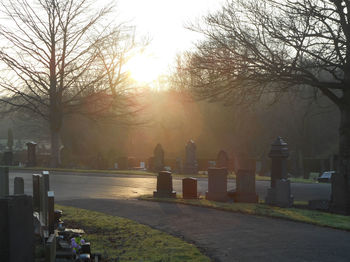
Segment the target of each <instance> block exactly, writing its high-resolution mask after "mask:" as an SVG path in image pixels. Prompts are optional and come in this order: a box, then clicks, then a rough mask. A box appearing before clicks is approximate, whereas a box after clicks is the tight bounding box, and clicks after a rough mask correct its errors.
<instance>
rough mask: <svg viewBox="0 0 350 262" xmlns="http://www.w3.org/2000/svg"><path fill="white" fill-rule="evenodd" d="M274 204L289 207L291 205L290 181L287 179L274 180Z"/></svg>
mask: <svg viewBox="0 0 350 262" xmlns="http://www.w3.org/2000/svg"><path fill="white" fill-rule="evenodd" d="M276 205H277V206H280V207H291V206H292V205H293V196H292V194H291V189H290V181H289V180H287V179H280V180H277V181H276Z"/></svg>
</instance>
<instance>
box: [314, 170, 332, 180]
mask: <svg viewBox="0 0 350 262" xmlns="http://www.w3.org/2000/svg"><path fill="white" fill-rule="evenodd" d="M334 173H335V171H325V172H323V173H322V175H320V177H319V178H317V181H318V182H320V183H322V182H323V183H330V182H331V179H332V175H333V174H334Z"/></svg>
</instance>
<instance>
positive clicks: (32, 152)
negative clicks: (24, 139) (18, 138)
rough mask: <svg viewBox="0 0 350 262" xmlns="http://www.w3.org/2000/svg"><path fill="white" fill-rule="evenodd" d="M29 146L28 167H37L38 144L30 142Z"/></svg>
mask: <svg viewBox="0 0 350 262" xmlns="http://www.w3.org/2000/svg"><path fill="white" fill-rule="evenodd" d="M26 145H27V166H28V167H32V166H36V143H34V142H28V143H26Z"/></svg>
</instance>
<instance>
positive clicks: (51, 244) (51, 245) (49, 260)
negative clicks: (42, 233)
mask: <svg viewBox="0 0 350 262" xmlns="http://www.w3.org/2000/svg"><path fill="white" fill-rule="evenodd" d="M55 261H56V235H55V234H52V233H51V234H50V236H49V238H48V239H47V241H46V243H45V262H55Z"/></svg>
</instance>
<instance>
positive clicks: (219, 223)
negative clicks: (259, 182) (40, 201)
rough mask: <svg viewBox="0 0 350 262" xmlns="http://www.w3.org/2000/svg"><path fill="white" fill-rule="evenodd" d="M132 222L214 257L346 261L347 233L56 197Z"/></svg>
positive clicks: (177, 208) (190, 209) (349, 251)
mask: <svg viewBox="0 0 350 262" xmlns="http://www.w3.org/2000/svg"><path fill="white" fill-rule="evenodd" d="M58 203H59V204H63V205H69V206H75V207H80V208H85V209H90V210H95V211H99V212H103V213H107V214H110V215H114V216H120V217H125V218H129V219H132V220H135V221H137V222H139V223H142V224H146V225H149V226H151V227H154V228H156V229H159V230H162V231H165V232H167V233H170V234H172V235H175V236H180V237H183V238H184V239H185V240H187V241H189V242H191V243H194V244H195V245H196V246H198V247H199V248H201V249H202V250H204V252H206V253H207V254H208V255H209V256H210V257H212V258H213V261H222V262H224V261H225V262H226V261H227V262H234V261H239V262H241V261H254V262H255V261H259V262H260V261H269V262H273V261H278V262H280V261H283V262H284V261H287V262H289V261H298V262H299V261H308V262H309V261H315V262H316V261H329V262H341V261H344V262H345V261H346V262H348V261H350V232H345V231H340V230H334V229H329V228H322V227H318V226H313V225H309V224H303V223H297V222H291V221H286V220H281V219H272V218H266V217H259V216H250V215H242V214H238V213H230V212H225V211H220V210H214V209H208V208H202V207H194V206H186V205H181V204H170V203H158V202H149V201H140V200H111V199H75V200H65V201H58Z"/></svg>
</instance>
